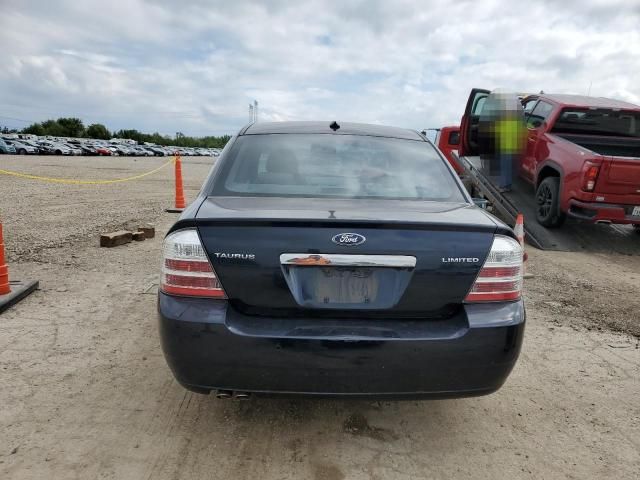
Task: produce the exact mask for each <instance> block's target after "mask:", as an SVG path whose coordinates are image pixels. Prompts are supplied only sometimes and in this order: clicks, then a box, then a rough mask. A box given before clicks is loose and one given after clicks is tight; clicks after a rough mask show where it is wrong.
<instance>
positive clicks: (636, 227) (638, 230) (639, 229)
mask: <svg viewBox="0 0 640 480" xmlns="http://www.w3.org/2000/svg"><path fill="white" fill-rule="evenodd" d="M633 230H634V231H635V232H636V233H637V234H638V235H640V225H634V226H633Z"/></svg>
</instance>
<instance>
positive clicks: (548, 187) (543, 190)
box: [536, 177, 565, 228]
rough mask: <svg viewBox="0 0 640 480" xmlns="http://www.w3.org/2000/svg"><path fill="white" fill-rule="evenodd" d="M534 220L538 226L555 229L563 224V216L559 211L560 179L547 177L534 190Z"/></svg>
mask: <svg viewBox="0 0 640 480" xmlns="http://www.w3.org/2000/svg"><path fill="white" fill-rule="evenodd" d="M536 219H537V220H538V223H539V224H540V225H543V226H545V227H549V228H556V227H559V226H561V225H562V224H563V223H564V220H565V215H564V214H563V213H562V212H561V211H560V179H559V178H558V177H547V178H545V179H544V180H542V182H540V185H538V189H537V190H536Z"/></svg>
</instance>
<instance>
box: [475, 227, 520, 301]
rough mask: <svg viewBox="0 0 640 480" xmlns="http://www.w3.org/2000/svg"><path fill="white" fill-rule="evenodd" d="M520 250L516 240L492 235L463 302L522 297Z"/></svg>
mask: <svg viewBox="0 0 640 480" xmlns="http://www.w3.org/2000/svg"><path fill="white" fill-rule="evenodd" d="M522 263H523V251H522V247H521V246H520V244H519V243H518V241H517V240H514V239H513V238H511V237H506V236H504V235H496V236H495V237H494V239H493V244H492V245H491V250H490V251H489V255H488V256H487V259H486V260H485V262H484V265H482V268H481V269H480V272H479V273H478V276H477V277H476V281H475V282H474V284H473V286H472V287H471V290H469V293H468V294H467V298H465V302H467V303H476V302H502V301H509V300H517V299H519V298H520V296H521V295H522V270H523V268H522Z"/></svg>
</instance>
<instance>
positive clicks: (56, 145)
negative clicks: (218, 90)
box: [0, 137, 220, 157]
mask: <svg viewBox="0 0 640 480" xmlns="http://www.w3.org/2000/svg"><path fill="white" fill-rule="evenodd" d="M0 153H7V154H18V155H102V156H104V155H123V156H135V157H153V156H155V157H164V156H167V155H175V154H179V155H182V156H213V157H217V156H218V155H219V154H220V149H217V148H191V147H172V146H169V147H167V146H160V145H149V144H144V145H137V144H130V143H123V142H115V141H106V140H92V139H53V138H45V137H36V138H33V137H30V138H14V137H0Z"/></svg>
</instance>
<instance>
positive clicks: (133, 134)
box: [20, 118, 231, 148]
mask: <svg viewBox="0 0 640 480" xmlns="http://www.w3.org/2000/svg"><path fill="white" fill-rule="evenodd" d="M20 133H29V134H32V135H38V136H46V135H50V136H52V137H73V138H96V139H101V140H110V139H112V138H128V139H131V140H135V141H136V142H138V143H144V142H149V143H154V144H156V145H175V146H178V147H204V148H222V147H224V146H225V144H226V143H227V142H228V141H229V139H230V138H231V137H230V136H229V135H223V136H221V137H216V136H205V137H190V136H187V135H184V134H182V133H180V132H177V133H176V136H175V137H171V136H169V135H160V134H159V133H158V132H155V133H143V132H139V131H138V130H135V129H125V130H122V129H121V130H118V131H113V132H110V131H109V129H108V128H107V127H105V126H104V125H103V124H101V123H92V124H91V125H89V126H88V127H86V128H85V126H84V124H83V123H82V120H80V119H79V118H58V119H57V120H45V121H44V122H40V123H34V124H32V125H29V126H28V127H26V128H24V129H23V130H22V131H21V132H20Z"/></svg>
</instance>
